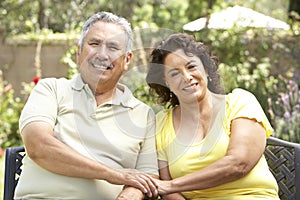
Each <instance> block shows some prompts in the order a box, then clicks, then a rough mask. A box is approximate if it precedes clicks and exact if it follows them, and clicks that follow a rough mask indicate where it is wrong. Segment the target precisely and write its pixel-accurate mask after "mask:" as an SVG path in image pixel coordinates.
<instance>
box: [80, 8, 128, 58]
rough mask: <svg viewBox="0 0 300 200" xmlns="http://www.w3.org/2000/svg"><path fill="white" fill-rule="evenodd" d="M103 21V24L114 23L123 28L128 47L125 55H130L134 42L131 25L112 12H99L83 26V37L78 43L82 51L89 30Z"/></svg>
mask: <svg viewBox="0 0 300 200" xmlns="http://www.w3.org/2000/svg"><path fill="white" fill-rule="evenodd" d="M98 21H102V22H108V23H114V24H117V25H119V26H121V27H122V28H123V30H124V32H125V36H126V47H125V53H126V54H127V53H129V52H130V51H131V48H132V41H133V34H132V29H131V25H130V23H129V22H128V21H127V20H126V19H125V18H123V17H119V16H117V15H115V14H112V13H110V12H98V13H96V14H94V15H92V16H91V17H90V18H89V19H88V20H87V21H86V22H85V23H84V25H83V27H82V31H81V36H80V39H79V41H78V45H79V47H80V51H81V50H82V47H83V41H84V38H85V36H86V34H87V33H88V31H89V28H90V27H91V26H92V25H93V24H94V23H96V22H98Z"/></svg>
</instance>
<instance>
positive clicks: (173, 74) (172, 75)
mask: <svg viewBox="0 0 300 200" xmlns="http://www.w3.org/2000/svg"><path fill="white" fill-rule="evenodd" d="M178 74H179V73H178V72H173V73H171V77H175V76H177V75H178Z"/></svg>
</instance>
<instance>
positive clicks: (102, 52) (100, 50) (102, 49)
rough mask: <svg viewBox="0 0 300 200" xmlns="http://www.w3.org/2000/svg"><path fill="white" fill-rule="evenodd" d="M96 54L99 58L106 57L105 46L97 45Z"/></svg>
mask: <svg viewBox="0 0 300 200" xmlns="http://www.w3.org/2000/svg"><path fill="white" fill-rule="evenodd" d="M96 55H97V57H98V58H100V59H101V60H102V59H108V52H107V48H106V47H105V45H99V46H98V47H97V48H96Z"/></svg>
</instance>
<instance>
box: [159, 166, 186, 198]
mask: <svg viewBox="0 0 300 200" xmlns="http://www.w3.org/2000/svg"><path fill="white" fill-rule="evenodd" d="M158 166H159V177H160V179H161V180H172V177H171V175H170V171H169V167H168V162H167V161H162V160H158ZM162 197H163V199H164V200H185V198H184V197H183V196H182V195H181V194H180V193H172V194H168V195H163V196H162Z"/></svg>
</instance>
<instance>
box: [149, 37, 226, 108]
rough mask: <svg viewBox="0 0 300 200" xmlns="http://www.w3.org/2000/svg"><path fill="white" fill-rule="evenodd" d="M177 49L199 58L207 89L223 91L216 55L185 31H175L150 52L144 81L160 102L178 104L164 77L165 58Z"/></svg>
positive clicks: (171, 105)
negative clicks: (203, 70) (206, 76)
mask: <svg viewBox="0 0 300 200" xmlns="http://www.w3.org/2000/svg"><path fill="white" fill-rule="evenodd" d="M178 49H182V50H183V51H184V52H185V54H186V55H187V56H191V55H194V56H197V57H198V58H200V60H201V62H202V63H203V66H204V68H205V71H206V72H207V73H208V76H209V78H208V86H207V87H208V89H209V90H210V91H211V92H213V93H216V94H223V93H224V88H223V87H222V86H221V80H220V74H219V72H218V62H219V60H218V59H217V57H214V56H211V55H210V53H209V50H208V47H207V46H205V45H204V44H203V43H201V42H197V41H196V39H195V38H194V37H193V36H191V35H188V34H186V33H177V34H172V35H170V36H169V37H168V38H167V39H165V40H163V41H161V42H160V43H159V44H158V46H157V47H156V48H155V49H154V50H153V51H152V52H151V57H150V63H149V69H148V73H147V77H146V81H147V83H148V85H149V87H150V92H151V93H156V94H157V95H158V98H159V103H160V104H162V105H167V104H168V103H169V107H175V106H176V105H179V101H178V98H177V97H176V95H175V94H174V93H173V92H172V91H171V90H170V89H169V88H168V87H167V85H166V83H165V79H164V69H165V67H164V62H165V58H166V57H167V55H168V54H170V53H172V52H175V51H176V50H178Z"/></svg>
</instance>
